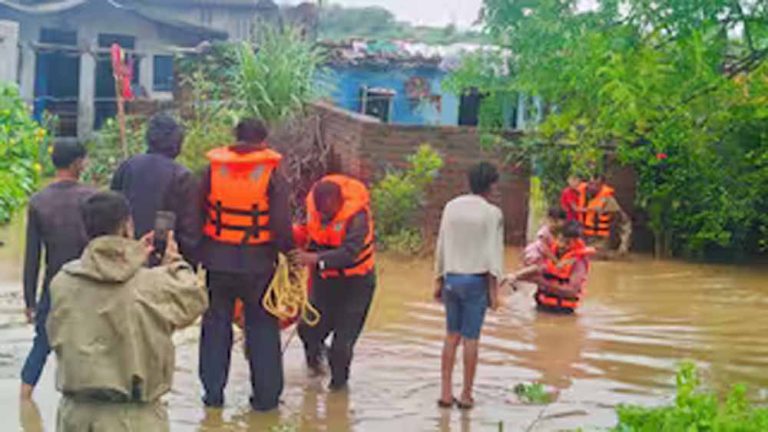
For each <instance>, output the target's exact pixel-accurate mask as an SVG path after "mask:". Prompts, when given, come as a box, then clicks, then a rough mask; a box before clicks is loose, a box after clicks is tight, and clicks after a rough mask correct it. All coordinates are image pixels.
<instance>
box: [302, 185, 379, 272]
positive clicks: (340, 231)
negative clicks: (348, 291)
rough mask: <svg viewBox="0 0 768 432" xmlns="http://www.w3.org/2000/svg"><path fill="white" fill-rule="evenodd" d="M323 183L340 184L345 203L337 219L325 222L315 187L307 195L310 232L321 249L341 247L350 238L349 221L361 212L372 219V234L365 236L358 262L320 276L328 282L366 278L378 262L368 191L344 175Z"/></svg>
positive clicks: (370, 226)
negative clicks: (350, 277)
mask: <svg viewBox="0 0 768 432" xmlns="http://www.w3.org/2000/svg"><path fill="white" fill-rule="evenodd" d="M320 182H332V183H335V184H337V185H338V186H339V188H340V189H341V195H342V199H343V200H344V203H343V205H342V207H341V210H339V212H338V213H337V214H336V216H335V217H334V218H333V220H332V221H330V222H328V223H323V221H322V215H321V214H320V212H319V211H317V208H316V207H315V195H314V188H312V191H310V193H309V195H308V196H307V232H308V234H309V238H310V240H311V242H312V243H314V244H315V245H316V246H317V247H318V248H319V249H320V250H329V249H335V248H338V247H340V246H341V245H342V244H343V243H344V239H345V238H346V235H347V228H348V225H349V222H350V221H351V220H352V218H353V217H354V216H356V215H357V214H359V213H360V212H365V214H366V217H367V218H368V234H367V235H366V237H365V246H364V247H363V250H362V251H360V253H359V254H358V255H357V258H356V260H355V262H354V263H352V264H351V265H349V266H347V267H346V268H343V269H326V270H324V271H322V272H321V273H320V276H321V277H322V278H324V279H325V278H337V277H347V276H365V275H367V274H368V273H370V272H371V271H373V268H374V261H375V260H374V258H375V256H374V255H375V245H374V228H373V217H372V215H371V204H370V202H371V199H370V194H369V192H368V188H366V187H365V185H364V184H363V183H362V182H360V181H358V180H355V179H353V178H351V177H347V176H344V175H340V174H334V175H329V176H326V177H323V178H322V179H321V180H320ZM318 183H319V182H318Z"/></svg>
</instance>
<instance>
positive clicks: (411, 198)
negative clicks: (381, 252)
mask: <svg viewBox="0 0 768 432" xmlns="http://www.w3.org/2000/svg"><path fill="white" fill-rule="evenodd" d="M408 164H409V167H408V169H407V170H405V171H391V172H388V173H387V174H386V175H385V176H384V177H383V178H382V179H381V180H379V181H378V182H377V183H376V184H375V185H374V186H373V188H372V190H371V199H372V202H373V209H374V210H373V211H374V214H375V216H376V236H377V238H378V241H379V244H380V245H381V246H382V247H383V248H384V249H392V250H396V251H398V252H404V253H409V254H412V253H415V252H417V251H418V250H420V249H421V248H422V243H423V239H422V235H421V230H420V229H419V228H420V227H419V226H418V222H419V221H417V220H415V218H416V215H417V212H418V210H419V209H420V208H421V207H422V205H423V201H424V194H425V192H426V189H427V187H428V186H429V185H430V184H431V183H432V181H434V179H435V178H436V177H437V175H438V173H439V171H440V169H441V168H442V167H443V159H442V158H441V157H440V155H439V154H438V153H437V152H436V151H435V150H434V149H433V148H432V147H430V146H429V145H428V144H423V145H422V146H421V147H419V150H418V151H417V152H416V153H415V154H413V155H412V156H409V157H408Z"/></svg>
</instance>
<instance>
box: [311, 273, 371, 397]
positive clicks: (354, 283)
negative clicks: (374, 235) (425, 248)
mask: <svg viewBox="0 0 768 432" xmlns="http://www.w3.org/2000/svg"><path fill="white" fill-rule="evenodd" d="M375 286H376V279H375V276H374V275H373V274H370V275H368V276H364V277H356V278H338V279H319V278H317V277H315V278H314V280H313V285H312V296H311V300H312V304H313V305H314V306H315V307H316V308H317V309H318V311H319V312H320V315H321V318H320V322H319V323H318V325H317V326H315V327H310V326H308V325H306V324H304V323H301V324H300V325H299V336H300V337H301V340H302V341H303V342H304V349H305V353H306V357H307V363H308V364H310V365H313V364H318V362H319V361H320V358H321V357H322V352H323V349H324V347H325V340H326V339H327V338H328V336H330V335H331V334H333V341H332V342H331V349H330V352H329V362H330V366H331V377H332V380H331V385H332V386H336V387H340V386H344V385H346V383H347V380H349V368H350V364H351V363H352V355H353V350H354V347H355V343H356V342H357V339H358V337H359V336H360V332H361V331H362V330H363V326H364V325H365V319H366V317H367V316H368V310H369V309H370V306H371V301H372V300H373V292H374V288H375Z"/></svg>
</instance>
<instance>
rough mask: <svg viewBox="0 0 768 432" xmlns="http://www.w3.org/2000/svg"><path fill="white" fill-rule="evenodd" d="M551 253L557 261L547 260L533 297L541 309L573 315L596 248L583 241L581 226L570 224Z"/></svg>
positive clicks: (564, 229) (575, 223) (571, 222)
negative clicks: (571, 313)
mask: <svg viewBox="0 0 768 432" xmlns="http://www.w3.org/2000/svg"><path fill="white" fill-rule="evenodd" d="M552 254H553V255H554V256H555V259H554V260H552V259H547V260H546V264H545V267H544V270H543V272H542V274H541V277H540V278H539V280H538V281H537V284H538V289H537V291H536V294H535V297H534V298H535V300H536V304H537V305H538V307H539V308H541V309H545V310H550V311H559V312H568V313H570V312H573V311H574V310H575V309H576V308H578V307H579V301H580V300H581V296H582V295H583V293H584V288H585V286H586V283H587V276H588V275H589V257H591V256H592V255H594V254H595V249H594V248H590V247H587V245H586V243H585V242H584V240H582V238H581V224H579V223H578V222H576V221H569V222H568V223H566V224H565V225H564V226H563V228H562V230H561V231H560V235H559V236H558V240H557V243H556V244H555V245H553V247H552Z"/></svg>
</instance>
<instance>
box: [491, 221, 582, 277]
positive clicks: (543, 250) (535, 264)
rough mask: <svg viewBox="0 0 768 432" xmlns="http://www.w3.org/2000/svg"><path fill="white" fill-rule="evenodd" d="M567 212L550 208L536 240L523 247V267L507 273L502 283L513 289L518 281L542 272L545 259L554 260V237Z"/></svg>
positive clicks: (536, 275) (560, 227) (561, 225)
mask: <svg viewBox="0 0 768 432" xmlns="http://www.w3.org/2000/svg"><path fill="white" fill-rule="evenodd" d="M566 219H567V213H566V211H565V210H563V209H560V208H551V209H549V212H548V213H547V221H546V222H545V223H544V225H542V226H541V228H540V229H539V231H538V233H536V240H534V241H533V242H532V243H530V244H529V245H528V246H526V247H525V250H524V251H523V268H521V269H520V270H518V271H517V272H515V273H511V274H509V275H507V277H506V278H505V280H504V284H505V285H508V286H511V287H512V288H513V289H515V290H516V289H517V288H516V287H515V283H516V282H518V281H533V280H534V279H536V278H537V277H538V276H540V275H541V274H542V272H543V271H544V268H545V266H546V262H547V260H556V258H555V256H554V254H553V253H552V249H553V246H554V245H555V244H556V242H555V237H556V236H557V235H558V233H559V232H560V230H561V229H562V227H563V225H564V224H565V223H566Z"/></svg>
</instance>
